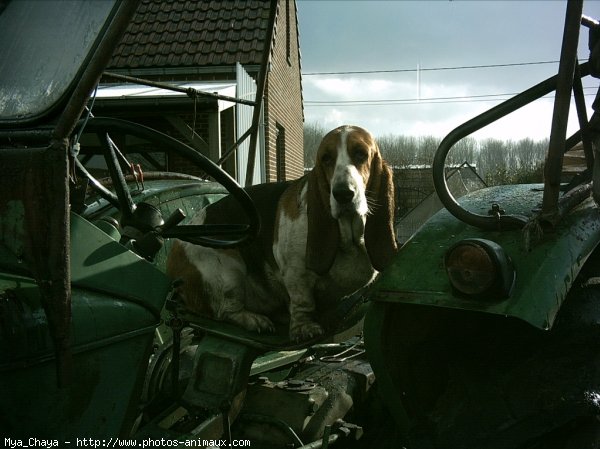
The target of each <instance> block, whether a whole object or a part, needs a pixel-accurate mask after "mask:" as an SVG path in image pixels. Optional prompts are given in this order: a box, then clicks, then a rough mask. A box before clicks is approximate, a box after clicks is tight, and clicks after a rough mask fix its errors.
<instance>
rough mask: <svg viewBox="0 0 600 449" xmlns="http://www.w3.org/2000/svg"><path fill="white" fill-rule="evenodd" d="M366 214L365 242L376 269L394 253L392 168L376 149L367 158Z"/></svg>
mask: <svg viewBox="0 0 600 449" xmlns="http://www.w3.org/2000/svg"><path fill="white" fill-rule="evenodd" d="M367 196H368V198H369V214H368V215H367V223H366V225H365V246H366V247H367V253H368V254H369V258H370V259H371V264H372V265H373V267H374V268H375V269H376V270H377V271H381V270H383V269H384V268H385V267H387V266H388V265H389V263H390V262H391V260H392V258H393V257H394V255H395V254H396V251H397V250H398V247H397V245H396V236H395V234H394V182H393V176H392V171H391V170H390V168H389V167H388V166H387V165H386V163H385V162H384V161H383V159H382V158H381V154H380V152H379V150H377V152H376V154H375V156H374V157H373V160H372V161H371V173H370V175H369V181H368V185H367Z"/></svg>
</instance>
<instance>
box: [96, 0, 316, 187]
mask: <svg viewBox="0 0 600 449" xmlns="http://www.w3.org/2000/svg"><path fill="white" fill-rule="evenodd" d="M273 1H274V2H275V3H276V6H277V12H276V17H275V24H274V31H273V40H272V42H265V41H266V39H267V35H268V32H267V31H268V30H267V28H268V24H269V10H270V2H269V1H268V0H227V1H220V0H211V1H194V0H170V1H163V0H142V1H141V4H140V6H139V7H138V10H137V12H136V14H135V16H134V18H133V20H132V21H131V23H130V25H129V28H128V29H127V31H126V32H125V35H124V36H123V38H122V40H121V43H120V45H119V46H118V47H117V48H116V50H115V52H114V53H113V58H112V60H111V62H110V64H109V66H108V68H107V71H108V72H113V73H117V74H121V75H128V76H134V77H139V78H144V79H148V80H153V81H165V82H169V83H176V84H179V85H181V86H183V87H189V86H193V87H195V88H197V89H200V90H207V91H210V92H217V93H226V94H228V95H230V96H237V97H238V98H246V99H250V100H254V95H255V92H256V84H255V83H256V81H257V79H258V76H259V70H260V67H261V61H262V58H263V49H264V48H265V45H270V59H269V65H268V73H267V78H266V86H265V95H264V102H263V120H262V121H261V134H260V136H259V145H258V151H257V166H255V171H254V173H255V176H254V182H270V181H278V180H284V179H293V178H297V177H299V176H301V175H302V173H303V133H302V128H303V122H304V111H303V103H302V83H301V74H300V50H299V38H298V21H297V9H296V3H295V0H273ZM253 83H254V84H253ZM121 84H122V83H121ZM244 86H246V87H244ZM101 87H102V88H101V89H100V91H99V94H98V98H97V103H96V105H95V107H94V108H95V111H96V113H97V114H104V113H107V114H110V115H112V116H120V117H124V118H127V119H129V120H132V121H136V122H140V123H142V124H147V125H150V126H153V127H154V128H156V129H159V130H161V131H163V132H165V133H167V134H170V135H175V136H177V137H179V138H181V139H182V140H184V141H186V143H188V144H190V145H192V146H194V147H195V148H196V149H198V150H199V151H201V152H203V153H205V154H207V155H209V157H211V159H213V160H218V159H219V157H220V156H221V155H222V154H224V152H226V151H227V149H229V148H230V147H231V146H232V144H233V143H234V142H235V141H236V140H237V139H238V138H239V137H240V136H241V135H242V134H243V133H244V132H245V130H246V129H247V126H248V117H249V116H250V117H251V114H252V113H251V112H249V111H251V109H252V107H251V106H244V105H235V104H234V103H231V102H226V101H221V100H213V99H205V98H198V99H196V100H195V101H194V100H192V99H190V98H188V97H186V96H185V95H184V94H181V95H179V96H176V95H169V96H167V95H166V94H165V92H164V91H160V89H158V90H157V91H156V92H149V91H148V90H147V89H146V91H144V92H143V93H140V94H132V95H128V96H127V97H125V96H124V95H122V94H119V93H118V89H119V88H121V89H122V88H124V86H123V85H118V83H115V82H114V80H112V79H110V78H108V77H105V78H104V79H103V84H102V86H101ZM129 87H130V88H131V87H134V86H129ZM231 93H233V95H231ZM245 145H246V147H241V148H240V149H238V151H237V154H236V157H235V158H232V160H229V161H228V162H227V163H225V165H224V167H225V168H226V169H227V171H229V172H230V173H231V174H232V175H234V176H235V177H236V178H237V179H238V181H241V182H243V181H244V179H245V162H246V158H247V151H248V150H247V145H248V140H246V143H245ZM155 159H157V158H155ZM164 165H165V167H160V168H164V169H168V170H178V171H186V167H185V166H184V165H182V164H181V162H180V161H179V160H178V159H177V157H176V156H174V155H166V156H165V162H164Z"/></svg>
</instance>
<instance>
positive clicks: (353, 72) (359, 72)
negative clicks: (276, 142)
mask: <svg viewBox="0 0 600 449" xmlns="http://www.w3.org/2000/svg"><path fill="white" fill-rule="evenodd" d="M558 62H559V61H533V62H514V63H509V64H486V65H463V66H456V67H420V68H418V69H393V70H349V71H344V72H306V73H302V76H315V75H365V74H371V73H404V72H417V71H419V72H433V71H438V70H468V69H490V68H495V67H515V66H528V65H541V64H557V63H558Z"/></svg>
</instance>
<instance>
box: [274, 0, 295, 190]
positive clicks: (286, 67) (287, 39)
mask: <svg viewBox="0 0 600 449" xmlns="http://www.w3.org/2000/svg"><path fill="white" fill-rule="evenodd" d="M296 13H297V10H296V2H295V1H294V0H279V5H278V14H277V20H276V23H275V36H274V45H273V48H272V51H271V67H270V72H269V74H268V82H267V89H266V92H265V116H266V118H267V122H266V124H265V128H266V129H265V147H266V158H265V159H266V161H265V162H266V172H267V181H268V182H273V181H277V179H278V176H277V160H278V157H277V143H278V142H277V136H278V135H279V137H280V142H279V143H280V144H281V130H282V129H283V132H284V136H285V137H284V139H285V143H284V146H285V151H284V154H283V155H281V154H280V155H279V156H280V157H279V160H280V161H281V160H282V158H283V164H284V172H285V179H296V178H299V177H301V176H302V174H303V168H304V150H303V133H302V128H303V123H304V114H303V110H302V84H301V77H300V57H299V50H298V46H299V43H298V31H297V26H296V23H297V22H296ZM280 178H281V174H280Z"/></svg>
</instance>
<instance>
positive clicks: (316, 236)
mask: <svg viewBox="0 0 600 449" xmlns="http://www.w3.org/2000/svg"><path fill="white" fill-rule="evenodd" d="M306 201H307V215H308V237H307V240H306V268H308V269H309V270H312V271H314V272H316V273H317V274H321V275H322V274H325V273H327V272H328V271H329V269H330V268H331V265H333V261H334V259H335V255H336V253H337V249H338V245H339V239H340V235H339V229H338V224H337V221H336V220H334V219H333V217H332V216H331V206H330V205H329V184H328V182H327V177H326V175H325V171H324V169H323V166H322V165H321V164H319V163H317V164H316V165H315V167H314V168H313V169H312V171H311V172H310V173H309V174H308V187H307V192H306Z"/></svg>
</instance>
